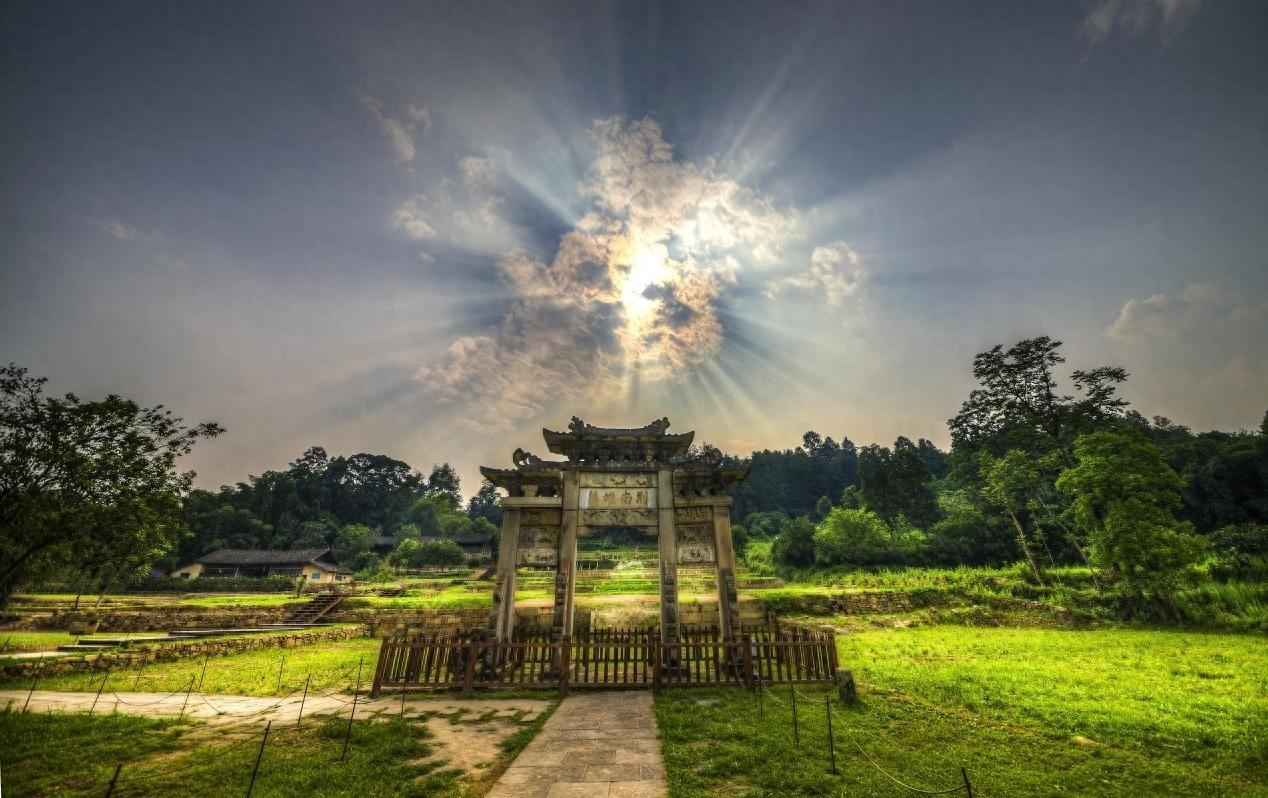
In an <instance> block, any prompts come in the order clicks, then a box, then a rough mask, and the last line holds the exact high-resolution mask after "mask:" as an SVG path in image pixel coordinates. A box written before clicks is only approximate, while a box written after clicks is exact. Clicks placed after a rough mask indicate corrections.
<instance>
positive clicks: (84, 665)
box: [0, 626, 366, 681]
mask: <svg viewBox="0 0 1268 798" xmlns="http://www.w3.org/2000/svg"><path fill="white" fill-rule="evenodd" d="M365 636H366V629H365V627H364V626H345V627H341V628H338V629H314V630H305V631H302V632H286V633H283V634H258V635H251V636H250V637H223V638H206V639H201V640H184V641H181V642H179V643H148V644H137V645H134V646H130V647H128V648H127V649H124V650H120V651H106V652H102V653H100V654H85V655H83V656H77V655H73V656H67V657H56V658H54V659H45V660H39V659H24V660H18V661H14V662H5V663H3V664H0V679H3V680H4V681H9V680H11V679H17V680H22V679H33V678H35V674H36V673H39V675H40V678H45V677H48V676H56V675H58V674H62V673H75V672H80V671H101V670H116V669H118V670H128V669H131V668H135V667H140V666H141V664H142V663H143V662H145V663H151V662H171V661H174V660H179V659H189V658H197V657H202V656H213V657H215V656H220V655H221V654H238V653H240V652H243V651H254V650H256V649H260V648H290V647H292V646H303V645H310V644H312V643H326V642H331V641H334V640H352V639H355V638H358V637H365Z"/></svg>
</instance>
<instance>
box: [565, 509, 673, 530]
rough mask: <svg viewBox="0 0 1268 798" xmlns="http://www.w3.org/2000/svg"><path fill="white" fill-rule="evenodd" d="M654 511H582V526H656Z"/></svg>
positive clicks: (657, 522) (656, 519)
mask: <svg viewBox="0 0 1268 798" xmlns="http://www.w3.org/2000/svg"><path fill="white" fill-rule="evenodd" d="M659 523H660V522H659V519H658V518H657V516H656V511H655V510H653V509H649V508H637V509H620V510H607V509H600V510H582V511H581V525H582V526H657V525H658V524H659Z"/></svg>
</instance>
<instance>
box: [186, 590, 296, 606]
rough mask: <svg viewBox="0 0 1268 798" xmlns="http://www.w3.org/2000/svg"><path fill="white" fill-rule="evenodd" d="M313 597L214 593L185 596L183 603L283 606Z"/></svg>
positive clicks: (278, 594) (198, 604)
mask: <svg viewBox="0 0 1268 798" xmlns="http://www.w3.org/2000/svg"><path fill="white" fill-rule="evenodd" d="M312 598H313V597H312V596H311V595H305V596H299V597H296V596H295V594H293V593H225V594H219V593H213V594H211V595H209V596H189V595H186V596H183V597H182V599H181V604H182V605H185V606H188V607H282V606H285V605H287V604H303V603H305V602H307V601H311V600H312Z"/></svg>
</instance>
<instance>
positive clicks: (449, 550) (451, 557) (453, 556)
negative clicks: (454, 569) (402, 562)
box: [398, 540, 467, 568]
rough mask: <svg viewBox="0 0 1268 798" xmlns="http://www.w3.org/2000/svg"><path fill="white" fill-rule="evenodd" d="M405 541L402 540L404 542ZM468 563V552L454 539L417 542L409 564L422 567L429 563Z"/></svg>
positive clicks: (411, 566)
mask: <svg viewBox="0 0 1268 798" xmlns="http://www.w3.org/2000/svg"><path fill="white" fill-rule="evenodd" d="M405 542H406V541H402V543H405ZM409 542H413V541H409ZM398 550H399V547H398ZM466 563H467V555H466V552H464V551H463V550H462V548H461V547H459V546H458V544H457V543H454V542H453V541H452V540H426V541H423V542H422V543H418V544H417V548H416V549H414V550H413V553H412V554H411V556H410V559H409V562H408V563H407V565H408V566H409V567H410V568H422V567H425V566H428V565H466Z"/></svg>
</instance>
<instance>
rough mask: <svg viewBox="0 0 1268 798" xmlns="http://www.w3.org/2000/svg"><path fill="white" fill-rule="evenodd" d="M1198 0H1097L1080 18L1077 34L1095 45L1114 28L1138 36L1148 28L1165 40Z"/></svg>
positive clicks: (1185, 20)
mask: <svg viewBox="0 0 1268 798" xmlns="http://www.w3.org/2000/svg"><path fill="white" fill-rule="evenodd" d="M1201 7H1202V0H1100V2H1098V3H1097V4H1096V5H1095V6H1093V7H1092V9H1091V10H1090V11H1089V12H1088V14H1087V16H1086V17H1085V18H1084V20H1083V28H1082V30H1081V33H1082V35H1083V37H1084V38H1085V39H1087V40H1088V41H1089V42H1091V43H1092V44H1096V43H1098V42H1101V41H1103V40H1105V39H1106V38H1108V37H1109V36H1110V35H1112V34H1113V33H1114V32H1115V31H1118V32H1121V33H1122V34H1124V35H1126V36H1142V35H1144V34H1146V33H1148V32H1149V31H1151V30H1157V32H1158V35H1159V36H1160V37H1161V38H1163V39H1164V40H1165V39H1169V38H1171V37H1172V36H1175V35H1176V34H1177V33H1179V32H1180V31H1181V30H1183V29H1184V27H1185V26H1186V25H1188V24H1189V21H1190V20H1191V19H1192V18H1193V16H1194V15H1195V14H1197V12H1198V9H1200V8H1201Z"/></svg>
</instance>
